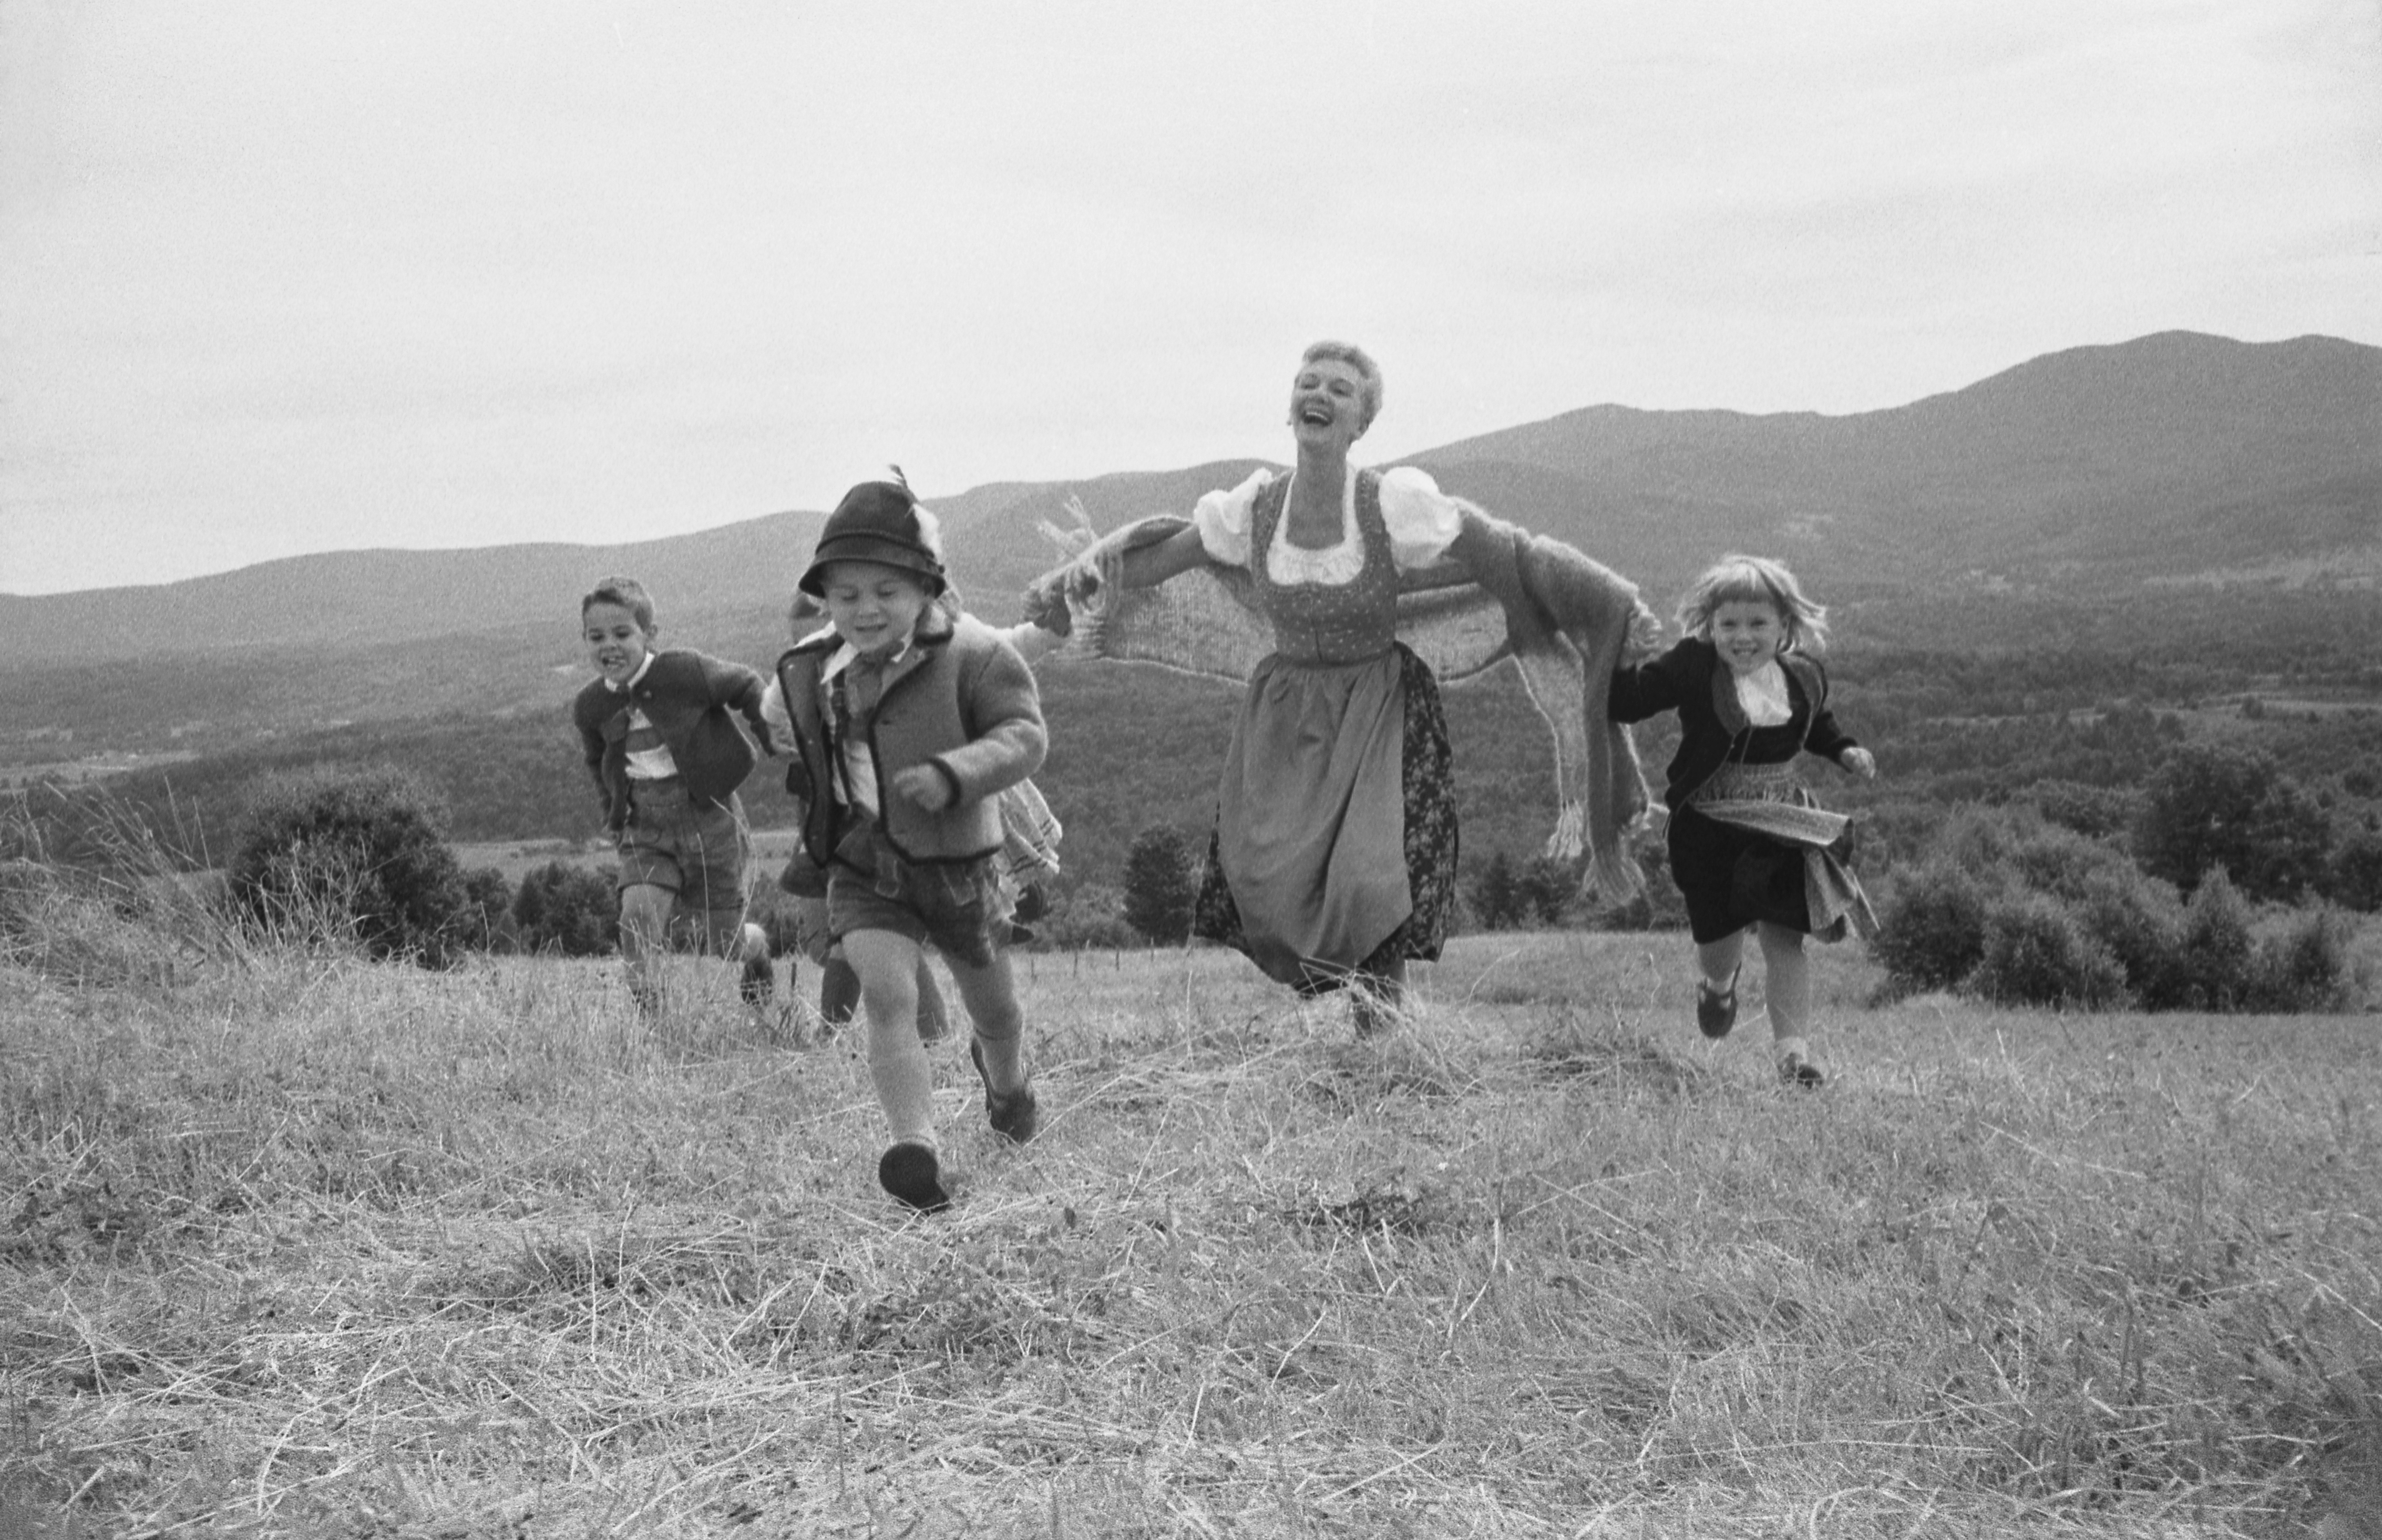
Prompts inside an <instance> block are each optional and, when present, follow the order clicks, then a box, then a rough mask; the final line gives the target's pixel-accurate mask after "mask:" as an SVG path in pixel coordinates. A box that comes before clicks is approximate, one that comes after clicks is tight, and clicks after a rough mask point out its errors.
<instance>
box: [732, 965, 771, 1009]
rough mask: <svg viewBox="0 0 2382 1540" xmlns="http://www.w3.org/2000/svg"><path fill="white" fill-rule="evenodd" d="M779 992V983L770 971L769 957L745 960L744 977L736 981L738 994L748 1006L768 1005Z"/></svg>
mask: <svg viewBox="0 0 2382 1540" xmlns="http://www.w3.org/2000/svg"><path fill="white" fill-rule="evenodd" d="M777 992H778V982H777V979H776V978H775V977H774V976H773V975H772V974H771V973H770V971H769V959H768V958H767V957H747V958H745V959H744V972H743V976H742V977H741V978H739V979H737V980H736V993H737V995H738V996H739V997H740V998H741V999H743V1002H744V1004H747V1005H766V1004H768V1003H769V998H770V996H772V995H774V994H776V993H777Z"/></svg>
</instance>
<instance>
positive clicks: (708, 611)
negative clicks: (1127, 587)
mask: <svg viewBox="0 0 2382 1540" xmlns="http://www.w3.org/2000/svg"><path fill="white" fill-rule="evenodd" d="M1259 404H1260V405H1261V403H1259ZM1266 416H1267V413H1265V412H1264V411H1262V410H1253V413H1252V421H1253V422H1262V421H1263V419H1264V418H1265V417H1266ZM1253 437H1260V435H1253ZM1408 462H1409V463H1412V464H1416V465H1419V466H1421V467H1423V468H1424V469H1426V470H1428V471H1430V472H1431V473H1432V474H1434V475H1435V476H1436V477H1437V478H1438V479H1439V481H1440V484H1441V485H1442V486H1443V487H1444V488H1446V489H1447V490H1449V491H1451V492H1454V493H1457V494H1460V495H1462V496H1466V497H1469V498H1472V499H1476V500H1478V501H1479V502H1480V503H1481V504H1482V505H1484V506H1485V507H1487V508H1489V509H1490V510H1491V511H1493V512H1496V513H1499V514H1502V515H1504V516H1505V517H1507V518H1510V519H1513V520H1515V521H1516V522H1517V523H1520V524H1525V525H1527V526H1529V527H1530V528H1532V529H1534V530H1538V531H1540V532H1541V533H1543V534H1547V535H1551V536H1556V537H1558V538H1562V539H1565V540H1568V541H1570V542H1571V543H1573V544H1575V545H1577V546H1578V547H1580V548H1582V549H1584V550H1586V551H1588V552H1589V553H1590V554H1591V555H1593V556H1596V557H1597V558H1599V559H1600V560H1602V561H1605V562H1606V563H1607V564H1608V565H1611V566H1613V567H1615V568H1616V569H1617V570H1619V571H1621V572H1622V573H1626V574H1627V575H1629V576H1631V577H1633V578H1635V579H1637V580H1639V582H1640V583H1641V584H1642V585H1645V586H1646V587H1647V588H1648V590H1649V591H1650V593H1651V595H1653V596H1654V597H1655V598H1656V599H1657V601H1658V606H1659V607H1662V608H1667V604H1666V603H1665V602H1664V601H1665V600H1667V598H1668V596H1669V595H1670V594H1671V593H1673V592H1675V591H1676V588H1677V587H1678V586H1679V585H1681V584H1682V583H1683V582H1684V581H1685V580H1686V579H1687V578H1688V576H1689V575H1690V574H1691V573H1693V572H1694V571H1695V570H1696V569H1697V568H1698V567H1699V566H1700V565H1701V564H1702V563H1703V562H1705V561H1709V560H1711V559H1712V558H1713V556H1715V555H1717V554H1719V553H1720V552H1722V551H1724V550H1729V549H1750V550H1757V551H1763V552H1767V553H1771V554H1775V555H1778V556H1780V557H1783V558H1785V559H1786V560H1787V561H1789V562H1790V563H1791V564H1793V565H1795V566H1796V567H1797V568H1798V570H1799V571H1801V572H1803V573H1805V575H1806V576H1807V578H1810V579H1811V580H1812V581H1813V582H1814V584H1815V585H1817V586H1818V587H1820V588H1821V589H1822V590H1823V591H1824V592H1827V593H1831V594H1837V595H1844V594H1849V593H1858V592H1883V591H1894V592H1903V593H1913V594H1916V593H1925V592H1929V591H1934V590H1960V589H1970V590H1974V589H1979V588H1989V587H1995V586H2007V585H2016V586H2020V587H2028V588H2038V589H2039V588H2044V587H2049V588H2056V589H2061V590H2073V591H2076V592H2079V593H2083V592H2089V591H2091V590H2092V589H2093V588H2094V587H2096V586H2100V587H2106V586H2108V585H2122V586H2130V587H2134V586H2139V585H2142V584H2144V583H2146V582H2149V583H2158V582H2167V583H2172V582H2189V581H2222V580H2226V579H2241V578H2256V577H2262V576H2263V577H2280V576H2289V577H2293V578H2297V579H2302V580H2303V579H2306V578H2308V577H2310V576H2314V577H2316V578H2319V579H2321V580H2326V581H2346V582H2352V583H2360V584H2368V585H2370V584H2372V583H2374V582H2375V581H2376V579H2377V578H2382V349H2377V348H2375V347H2371V346H2367V345H2364V344H2361V343H2357V342H2351V341H2345V340H2342V339H2337V338H2329V337H2315V336H2310V337H2301V338H2295V339H2290V340H2289V341H2281V342H2267V343H2247V342H2240V341H2234V340H2231V339H2225V338H2220V337H2211V336H2206V335H2203V334H2199V333H2192V332H2180V331H2176V332H2162V333H2157V334H2155V335H2152V336H2148V337H2143V338H2139V339H2135V340H2132V341H2130V342H2124V343H2119V344H2115V345H2110V346H2095V347H2081V348H2074V349H2069V350H2067V351H2060V352H2055V353H2049V354H2045V355H2044V356H2042V357H2039V358H2035V359H2032V360H2030V361H2028V362H2026V363H2020V364H2019V365H2017V366H2016V367H2014V368H2010V369H2007V370H2004V371H2003V372H2001V373H2000V374H1996V375H1994V376H1990V377H1989V378H1986V379H1983V380H1980V381H1978V382H1977V383H1975V384H1973V385H1971V386H1968V387H1966V388H1962V389H1958V390H1954V391H1950V392H1946V393H1945V394H1942V395H1936V396H1930V397H1927V398H1925V399H1924V400H1917V401H1913V402H1910V403H1909V404H1908V405H1904V406H1898V407H1893V408H1888V409H1885V410H1881V411H1874V412H1863V413H1850V414H1845V415H1833V416H1832V415H1823V414H1821V413H1764V414H1750V413H1737V412H1725V411H1690V412H1647V411H1639V410H1635V409H1632V408H1628V407H1624V406H1614V405H1602V406H1591V407H1587V408H1584V409H1582V410H1579V411H1577V412H1569V413H1564V414H1562V415H1560V416H1556V417H1551V418H1548V419H1547V420H1545V421H1543V422H1538V423H1530V424H1526V425H1521V426H1518V427H1511V428H1506V429H1503V430H1501V431H1498V432H1495V433H1489V434H1484V435H1481V436H1480V437H1473V438H1467V439H1463V440H1460V441H1458V442H1455V443H1452V444H1446V445H1443V446H1441V447H1440V448H1438V449H1435V450H1428V451H1426V452H1423V453H1420V454H1417V455H1414V456H1411V457H1410V458H1409V460H1408ZM1260 463H1265V462H1261V461H1257V460H1233V461H1220V462H1210V463H1208V464H1203V465H1197V466H1190V467H1186V468H1184V469H1180V470H1173V471H1160V472H1136V473H1124V474H1114V475H1108V476H1102V477H1098V478H1095V479H1092V480H1087V481H1080V482H1007V483H998V484H993V485H989V486H984V487H975V488H972V489H970V490H968V491H966V492H964V493H961V494H958V495H956V496H951V497H945V498H939V499H928V500H929V502H930V503H931V504H932V506H934V507H935V508H936V509H937V511H938V512H939V514H940V516H941V518H942V520H943V524H944V528H945V531H946V537H947V544H948V550H949V555H950V558H951V562H952V570H953V572H954V573H956V574H958V576H959V579H960V581H961V584H962V585H963V587H964V589H965V590H967V592H968V593H969V595H970V596H971V603H972V607H974V608H976V609H978V610H982V611H983V612H985V613H987V614H988V615H991V616H994V617H996V618H1007V617H1009V616H1012V615H1013V614H1014V610H1015V601H1014V596H1015V594H1016V593H1017V591H1018V589H1019V588H1020V587H1021V586H1023V585H1024V584H1025V582H1026V581H1027V580H1028V579H1030V578H1031V577H1032V576H1033V575H1034V574H1035V573H1038V571H1040V570H1042V569H1043V568H1045V567H1047V566H1048V565H1050V562H1051V561H1053V560H1054V552H1053V549H1052V548H1051V547H1050V545H1049V543H1048V542H1047V541H1046V540H1045V539H1044V538H1043V537H1042V536H1041V535H1040V534H1039V532H1038V524H1039V523H1040V522H1041V521H1043V520H1045V519H1057V518H1061V517H1062V513H1061V510H1062V506H1063V505H1064V504H1065V503H1066V501H1067V500H1068V499H1070V498H1080V499H1081V500H1082V502H1083V503H1084V505H1085V506H1086V508H1087V510H1088V511H1089V512H1090V513H1091V516H1092V519H1093V522H1094V523H1095V524H1097V525H1098V526H1099V527H1101V528H1107V527H1110V526H1111V525H1113V524H1116V523H1118V522H1120V521H1122V520H1123V519H1127V518H1131V517H1135V516H1137V515H1140V514H1143V513H1148V512H1153V511H1178V512H1179V511H1187V510H1188V509H1189V507H1190V505H1191V503H1192V501H1193V500H1194V499H1196V498H1197V495H1198V494H1199V493H1200V492H1202V491H1205V490H1207V489H1209V488H1210V487H1223V486H1230V485H1232V484H1233V483H1234V482H1236V481H1238V480H1239V479H1240V478H1241V477H1242V476H1244V475H1245V474H1247V472H1248V471H1249V470H1250V469H1251V468H1252V467H1253V466H1256V465H1258V464H1260ZM819 517H820V515H819V514H818V513H817V511H789V512H780V513H772V514H768V515H767V516H764V517H759V518H753V519H747V520H745V521H743V522H742V523H736V524H726V525H723V526H720V527H718V528H715V529H710V530H706V531H703V532H700V533H697V534H694V535H685V536H673V537H670V538H667V539H658V540H653V541H647V542H645V543H642V544H636V545H628V546H581V545H568V544H559V543H557V544H540V545H518V546H505V547H496V548H486V549H478V550H436V551H411V550H358V551H340V552H334V553H327V554H323V555H315V556H303V557H295V558H290V559H287V560H283V561H269V562H264V563H262V564H259V565H256V566H252V567H247V568H243V569H240V570H239V571H237V572H231V573H220V574H216V575H212V576H207V577H199V578H191V579H188V580H185V581H182V582H178V583H172V584H165V585H153V586H141V587H123V588H100V589H88V590H83V591H80V592H76V593H67V594H52V595H41V596H33V597H24V596H10V595H0V646H5V647H6V649H7V651H8V653H9V654H10V656H11V657H12V658H14V659H17V660H18V664H19V666H20V667H21V666H23V665H24V664H26V663H29V662H30V663H44V662H46V663H53V664H66V663H68V661H69V660H71V661H72V662H73V663H76V664H82V665H93V664H104V663H105V662H108V661H111V660H120V659H130V658H136V657H141V656H142V655H145V654H178V655H189V654H191V653H193V652H202V651H214V650H218V649H227V648H257V647H263V648H268V649H278V648H287V647H298V648H320V647H327V648H334V649H344V648H348V647H373V646H375V645H381V644H386V643H387V642H389V641H392V640H396V639H399V638H418V637H420V636H421V635H422V634H423V620H424V616H425V615H432V616H436V618H437V622H438V628H439V630H440V631H442V632H444V633H446V634H450V635H454V636H458V637H461V636H468V635H473V634H497V633H502V634H508V635H510V636H513V637H518V638H521V639H522V642H524V643H525V642H526V641H527V638H528V636H529V635H530V634H540V633H542V634H546V635H549V636H551V637H552V638H553V639H554V642H555V643H556V645H557V646H558V647H559V649H561V655H562V656H563V657H564V658H565V659H568V657H569V656H570V655H571V653H570V638H571V634H572V632H571V614H572V613H573V610H574V609H575V606H576V604H577V600H578V597H579V595H580V594H581V593H583V592H584V591H585V589H586V587H587V586H588V585H589V584H590V582H591V581H592V580H593V579H594V578H595V577H597V576H599V575H601V574H604V573H612V572H627V573H635V574H637V575H639V576H640V577H642V578H644V579H645V581H646V583H647V584H648V585H649V586H650V587H651V588H652V589H653V590H654V592H655V593H656V595H657V597H658V598H659V600H660V602H661V605H662V609H663V612H664V617H663V618H664V623H665V633H666V634H669V633H670V632H673V631H674V632H676V633H677V634H679V635H681V637H684V638H686V639H691V640H697V641H698V644H699V645H707V644H703V643H702V642H701V634H703V633H704V632H705V631H706V629H707V628H708V629H716V627H717V623H718V622H720V621H722V620H724V619H725V618H727V617H730V616H733V617H736V618H737V620H738V622H739V623H738V625H737V627H736V629H737V630H738V631H740V632H743V631H746V630H748V629H750V627H751V624H752V622H753V619H754V617H755V616H763V617H772V618H773V617H774V616H775V615H777V614H778V613H779V611H780V609H781V607H782V606H783V604H784V603H785V600H786V598H787V597H788V595H789V594H790V592H791V589H792V580H793V577H794V576H795V574H796V572H797V570H798V568H799V565H800V563H801V561H802V560H803V558H804V556H805V555H806V554H807V552H808V550H809V548H810V546H811V542H812V539H813V537H814V536H815V534H816V531H817V524H818V520H819ZM767 629H768V630H769V631H770V632H771V634H776V628H775V626H774V623H773V624H772V625H771V626H770V627H769V628H767Z"/></svg>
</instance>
